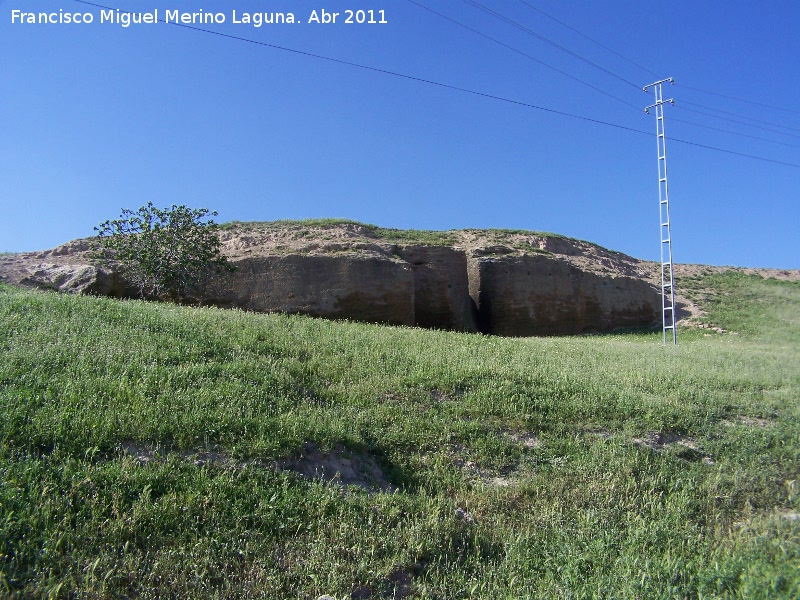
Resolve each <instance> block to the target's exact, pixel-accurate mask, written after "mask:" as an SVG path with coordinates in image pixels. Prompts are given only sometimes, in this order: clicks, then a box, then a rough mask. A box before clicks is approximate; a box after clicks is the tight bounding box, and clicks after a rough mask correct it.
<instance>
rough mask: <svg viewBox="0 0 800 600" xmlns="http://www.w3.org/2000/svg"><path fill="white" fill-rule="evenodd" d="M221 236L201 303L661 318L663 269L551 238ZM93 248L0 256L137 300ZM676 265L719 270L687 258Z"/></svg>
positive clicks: (546, 320) (441, 319) (310, 226)
mask: <svg viewBox="0 0 800 600" xmlns="http://www.w3.org/2000/svg"><path fill="white" fill-rule="evenodd" d="M220 237H221V241H222V249H223V252H224V254H225V255H226V257H227V258H228V260H229V261H230V262H231V264H233V265H234V267H235V271H234V272H233V273H231V274H227V275H225V276H224V277H221V278H218V279H217V280H216V281H214V283H213V285H212V286H211V288H209V289H208V290H207V293H206V294H205V296H204V297H203V298H202V299H201V300H202V303H203V304H205V305H213V306H220V307H227V308H242V309H244V310H248V311H255V312H281V313H288V314H305V315H309V316H321V317H327V318H332V319H340V320H342V319H345V320H353V321H361V322H369V323H384V324H393V325H409V326H418V327H426V328H433V329H445V330H452V331H465V332H481V333H486V334H495V335H503V336H530V335H565V334H566V335H570V334H572V335H574V334H580V333H597V332H607V331H613V330H619V329H631V328H649V327H653V326H657V325H658V323H659V322H660V317H659V314H660V310H661V300H660V297H659V294H658V289H659V286H660V280H659V270H658V266H657V265H655V264H653V263H647V262H644V261H640V260H637V259H634V258H631V257H629V256H625V255H624V254H621V253H619V252H614V251H611V250H607V249H605V248H601V247H599V246H597V245H595V244H591V243H588V242H583V241H580V240H574V239H569V238H565V237H563V236H558V235H555V234H548V233H537V232H530V231H512V230H477V229H470V230H452V231H416V230H397V229H386V228H380V227H376V226H373V225H365V224H362V223H355V222H350V221H336V220H331V219H322V220H312V221H287V222H284V221H277V222H272V223H229V224H226V225H224V226H223V227H222V230H221V236H220ZM90 244H91V240H74V241H72V242H68V243H66V244H63V245H61V246H59V247H57V248H54V249H53V250H47V251H43V252H33V253H25V254H10V255H4V256H0V278H2V279H3V280H5V281H7V282H9V283H12V284H17V285H25V286H31V287H38V288H43V289H56V290H60V291H65V292H72V293H90V294H94V295H108V296H113V297H126V296H131V295H135V290H133V289H132V286H130V285H128V284H127V283H126V281H125V278H124V274H123V273H121V272H119V271H118V270H115V269H114V268H113V267H112V268H109V267H108V266H100V265H97V264H96V263H95V262H94V261H93V260H92V259H91V256H90V252H89V249H90ZM677 272H678V274H686V275H689V274H697V273H701V272H702V273H706V274H708V273H711V272H714V270H713V269H710V268H706V267H694V266H691V265H686V266H683V265H682V266H679V267H678V270H677ZM760 274H761V275H762V276H770V277H783V278H787V279H797V278H798V277H799V276H800V272H796V271H795V272H788V271H784V272H767V271H761V272H760ZM678 292H679V297H678V299H677V300H678V304H677V306H678V316H679V318H686V317H689V316H697V315H698V309H697V306H696V304H695V303H694V301H693V300H692V299H691V298H690V296H689V295H680V292H681V289H680V288H679V289H678Z"/></svg>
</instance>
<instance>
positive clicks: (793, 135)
mask: <svg viewBox="0 0 800 600" xmlns="http://www.w3.org/2000/svg"><path fill="white" fill-rule="evenodd" d="M676 106H677V107H679V108H681V109H682V110H688V111H689V112H693V113H697V114H698V115H703V116H706V117H711V118H713V119H720V120H721V121H728V122H729V123H736V124H737V125H743V126H744V127H752V128H753V129H761V130H762V131H768V132H769V133H777V134H778V135H786V136H789V137H793V138H800V135H798V134H794V133H788V132H786V131H778V130H776V129H768V128H766V127H762V126H761V125H753V124H752V123H744V122H743V121H737V120H736V119H731V118H729V117H720V116H718V115H714V114H711V113H708V112H705V111H702V110H696V109H694V108H686V107H685V106H681V105H680V104H679V103H678V104H676Z"/></svg>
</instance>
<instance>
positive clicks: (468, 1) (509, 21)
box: [463, 0, 641, 90]
mask: <svg viewBox="0 0 800 600" xmlns="http://www.w3.org/2000/svg"><path fill="white" fill-rule="evenodd" d="M463 2H465V3H466V4H469V5H470V6H474V7H475V8H477V9H479V10H482V11H483V12H485V13H487V14H489V15H491V16H493V17H495V18H496V19H500V20H501V21H503V22H505V23H507V24H509V25H511V26H512V27H516V28H517V29H519V30H521V31H524V32H525V33H527V34H529V35H532V36H533V37H535V38H536V39H538V40H541V41H543V42H545V43H547V44H550V45H551V46H553V47H554V48H558V49H559V50H561V51H562V52H565V53H567V54H569V55H570V56H573V57H575V58H577V59H578V60H582V61H583V62H585V63H586V64H589V65H591V66H593V67H594V68H595V69H599V70H600V71H603V72H604V73H606V74H607V75H610V76H611V77H614V78H616V79H619V80H620V81H622V82H624V83H627V84H628V85H631V86H633V87H635V88H636V89H637V90H638V89H641V86H640V85H638V84H636V83H633V82H632V81H630V80H628V79H625V78H624V77H622V76H621V75H617V74H616V73H614V72H613V71H609V70H608V69H606V68H605V67H601V66H600V65H598V64H597V63H594V62H592V61H591V60H589V59H588V58H585V57H583V56H581V55H580V54H578V53H577V52H573V51H572V50H570V49H569V48H566V47H564V46H562V45H561V44H558V43H557V42H554V41H553V40H550V39H548V38H546V37H544V36H543V35H540V34H538V33H536V32H535V31H532V30H531V29H528V28H527V27H525V26H524V25H522V24H520V23H518V22H516V21H514V20H513V19H509V18H508V17H506V16H503V15H501V14H500V13H498V12H496V11H494V10H492V9H491V8H488V7H486V6H484V5H483V4H481V3H480V2H475V0H463Z"/></svg>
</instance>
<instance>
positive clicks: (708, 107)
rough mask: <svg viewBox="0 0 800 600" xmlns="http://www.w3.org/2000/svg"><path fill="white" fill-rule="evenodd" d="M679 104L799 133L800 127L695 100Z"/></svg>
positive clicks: (682, 101)
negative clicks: (773, 121)
mask: <svg viewBox="0 0 800 600" xmlns="http://www.w3.org/2000/svg"><path fill="white" fill-rule="evenodd" d="M681 104H689V105H690V106H697V107H698V108H705V109H707V110H715V111H717V112H720V113H723V114H726V115H730V116H732V117H737V118H739V119H747V120H748V121H753V122H755V123H761V124H763V125H771V126H772V127H780V128H781V129H789V130H790V131H797V132H798V133H800V129H798V128H796V127H789V126H788V125H781V124H780V123H772V122H770V121H762V120H761V119H754V118H753V117H746V116H745V115H740V114H738V113H732V112H729V111H727V110H722V109H721V108H715V107H713V106H706V105H705V104H698V103H696V102H689V101H688V100H683V99H681Z"/></svg>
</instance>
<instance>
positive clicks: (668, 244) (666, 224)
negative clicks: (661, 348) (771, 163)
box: [644, 77, 678, 344]
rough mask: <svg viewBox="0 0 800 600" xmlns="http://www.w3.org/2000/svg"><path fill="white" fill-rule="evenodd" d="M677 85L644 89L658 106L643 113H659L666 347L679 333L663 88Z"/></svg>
mask: <svg viewBox="0 0 800 600" xmlns="http://www.w3.org/2000/svg"><path fill="white" fill-rule="evenodd" d="M664 83H675V81H674V80H673V79H672V77H670V78H668V79H662V80H661V81H656V82H655V83H651V84H650V85H646V86H645V87H644V91H645V92H646V91H647V90H648V89H649V88H653V91H654V92H655V99H656V102H655V104H652V105H650V106H648V107H647V108H645V109H644V111H645V112H646V113H649V112H650V109H651V108H654V109H655V113H656V142H657V144H658V206H659V222H660V224H661V232H660V235H661V324H662V330H663V334H664V344H666V343H667V332H668V331H670V330H671V331H672V343H673V344H677V343H678V330H677V328H676V327H675V321H676V317H675V272H674V269H673V265H672V230H671V227H670V218H669V184H668V182H667V140H666V137H665V135H664V104H666V103H667V102H669V103H670V104H675V101H674V100H673V99H672V98H670V99H669V100H664V96H663V91H662V84H664Z"/></svg>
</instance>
